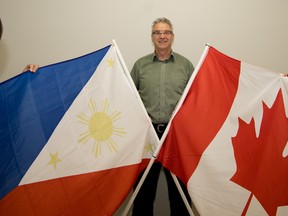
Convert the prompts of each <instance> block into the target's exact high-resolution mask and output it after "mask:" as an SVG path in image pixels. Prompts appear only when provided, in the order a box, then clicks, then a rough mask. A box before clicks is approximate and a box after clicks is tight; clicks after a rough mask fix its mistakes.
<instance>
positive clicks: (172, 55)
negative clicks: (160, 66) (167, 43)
mask: <svg viewBox="0 0 288 216" xmlns="http://www.w3.org/2000/svg"><path fill="white" fill-rule="evenodd" d="M152 57H153V58H152V60H153V61H160V60H159V59H158V57H157V56H156V54H155V52H154V54H153V56H152ZM169 61H172V62H174V53H173V51H171V55H170V56H169V58H168V59H166V60H164V61H161V62H169Z"/></svg>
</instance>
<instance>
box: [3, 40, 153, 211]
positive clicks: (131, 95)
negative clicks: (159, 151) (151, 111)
mask: <svg viewBox="0 0 288 216" xmlns="http://www.w3.org/2000/svg"><path fill="white" fill-rule="evenodd" d="M119 55H120V53H118V52H117V50H116V49H115V47H114V46H113V45H110V46H107V47H105V48H103V49H100V50H98V51H96V52H93V53H91V54H88V55H85V56H82V57H79V58H76V59H72V60H69V61H65V62H61V63H57V64H53V65H49V66H46V67H43V68H40V69H39V70H38V71H37V72H36V73H35V74H33V73H30V72H26V73H24V74H21V75H19V76H17V77H14V78H12V79H10V80H7V81H6V82H3V83H1V84H0V91H1V98H0V99H1V101H0V102H1V107H0V115H1V118H0V119H1V120H0V126H1V133H0V142H1V143H0V162H1V164H0V176H1V178H0V181H1V184H0V198H1V200H0V215H112V214H113V213H114V212H115V211H116V210H117V208H118V207H119V206H120V205H121V203H122V202H123V200H124V199H125V198H126V196H127V195H128V194H129V192H130V191H131V189H132V187H133V184H134V182H135V181H136V178H137V176H138V173H139V171H140V170H141V167H142V166H143V163H144V162H147V160H148V159H149V158H151V156H152V154H153V151H154V149H155V147H156V145H157V143H158V138H157V136H156V134H155V132H154V130H153V127H152V124H151V122H150V120H149V117H148V115H147V113H146V112H145V109H143V105H142V104H141V103H139V101H140V100H139V98H138V97H139V96H138V95H137V94H136V93H135V92H137V91H136V89H135V87H134V86H133V85H131V82H130V81H129V80H128V79H127V72H125V70H124V69H123V63H121V62H120V60H119Z"/></svg>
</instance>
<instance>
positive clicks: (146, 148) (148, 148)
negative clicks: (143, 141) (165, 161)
mask: <svg viewBox="0 0 288 216" xmlns="http://www.w3.org/2000/svg"><path fill="white" fill-rule="evenodd" d="M145 152H146V153H148V152H153V145H152V144H150V143H148V144H147V145H146V146H145Z"/></svg>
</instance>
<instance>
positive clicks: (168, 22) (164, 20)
mask: <svg viewBox="0 0 288 216" xmlns="http://www.w3.org/2000/svg"><path fill="white" fill-rule="evenodd" d="M159 22H164V23H167V24H168V25H169V26H170V28H171V31H172V33H173V25H172V22H171V21H170V20H169V19H167V18H165V17H161V18H157V19H155V20H154V21H153V23H152V31H153V27H154V26H155V25H156V24H157V23H159Z"/></svg>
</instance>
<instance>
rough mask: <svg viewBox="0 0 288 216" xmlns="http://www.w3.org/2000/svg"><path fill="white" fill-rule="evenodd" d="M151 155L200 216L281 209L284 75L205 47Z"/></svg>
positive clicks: (286, 162) (286, 106) (287, 133)
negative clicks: (178, 182) (155, 154)
mask: <svg viewBox="0 0 288 216" xmlns="http://www.w3.org/2000/svg"><path fill="white" fill-rule="evenodd" d="M203 56H204V57H203V59H202V60H201V61H200V63H199V65H198V66H197V67H196V69H195V72H194V74H193V77H191V80H190V82H189V83H188V85H187V88H186V90H185V91H186V93H185V94H183V98H182V101H181V102H180V103H179V104H178V107H177V109H176V111H175V112H176V113H175V114H174V116H173V118H172V120H171V122H170V127H169V131H168V133H167V136H166V139H165V140H164V142H163V145H162V147H161V150H160V152H159V155H158V160H160V161H161V162H162V164H163V165H164V166H165V167H166V168H168V169H169V170H170V171H171V172H173V173H174V174H175V175H177V176H178V177H179V178H180V179H181V180H182V181H183V182H184V183H185V184H186V185H187V188H188V191H189V194H190V196H191V198H192V201H193V203H194V204H195V207H196V209H197V210H198V212H199V213H200V215H201V216H202V215H203V216H205V215H287V214H288V185H287V180H286V179H287V178H288V157H287V155H288V147H287V141H288V119H287V115H288V96H287V93H288V80H287V79H288V78H286V77H283V76H281V75H280V74H277V73H275V72H273V71H270V70H267V69H264V68H260V67H256V66H253V65H250V64H247V63H244V62H241V61H239V60H236V59H234V58H231V57H229V56H227V55H225V54H223V53H221V52H219V51H218V50H216V49H215V48H213V47H209V48H208V49H206V51H205V53H204V55H203Z"/></svg>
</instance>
